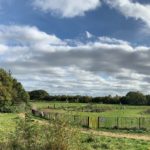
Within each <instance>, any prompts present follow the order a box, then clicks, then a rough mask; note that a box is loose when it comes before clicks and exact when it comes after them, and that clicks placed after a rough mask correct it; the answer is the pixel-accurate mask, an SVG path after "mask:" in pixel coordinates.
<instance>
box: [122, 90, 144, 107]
mask: <svg viewBox="0 0 150 150" xmlns="http://www.w3.org/2000/svg"><path fill="white" fill-rule="evenodd" d="M124 103H125V104H129V105H147V99H146V96H144V95H143V94H142V93H141V92H129V93H127V95H126V97H125V99H124Z"/></svg>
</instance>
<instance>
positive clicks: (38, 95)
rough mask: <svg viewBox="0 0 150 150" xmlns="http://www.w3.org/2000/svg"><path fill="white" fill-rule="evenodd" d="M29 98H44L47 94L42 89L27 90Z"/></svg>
mask: <svg viewBox="0 0 150 150" xmlns="http://www.w3.org/2000/svg"><path fill="white" fill-rule="evenodd" d="M29 95H30V99H31V100H44V99H45V98H46V97H48V96H49V94H48V93H47V92H46V91H44V90H34V91H31V92H29Z"/></svg>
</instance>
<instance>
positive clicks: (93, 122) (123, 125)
mask: <svg viewBox="0 0 150 150" xmlns="http://www.w3.org/2000/svg"><path fill="white" fill-rule="evenodd" d="M32 114H33V115H34V116H36V117H41V118H44V119H47V120H50V119H51V118H54V117H55V118H57V117H62V116H63V117H64V116H65V118H67V119H68V120H71V121H72V122H74V123H75V124H76V125H79V126H82V127H86V128H95V129H99V128H107V129H108V128H109V129H142V130H150V118H144V117H89V116H79V115H65V114H59V113H48V112H42V111H38V110H33V109H32Z"/></svg>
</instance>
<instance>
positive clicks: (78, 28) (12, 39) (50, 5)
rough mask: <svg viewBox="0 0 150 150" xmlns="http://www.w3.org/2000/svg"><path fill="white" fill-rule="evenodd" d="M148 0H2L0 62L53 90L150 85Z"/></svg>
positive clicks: (85, 91) (31, 83)
mask: <svg viewBox="0 0 150 150" xmlns="http://www.w3.org/2000/svg"><path fill="white" fill-rule="evenodd" d="M149 39H150V1H149V0H75V1H73V0H0V68H4V69H6V70H11V72H12V75H13V76H14V77H15V78H17V79H18V80H19V81H20V82H21V83H22V84H23V85H24V87H25V89H26V90H28V91H31V90H37V89H44V90H47V91H48V92H49V93H50V94H51V95H62V94H63V95H79V94H80V95H91V96H104V95H125V94H126V93H127V92H129V91H141V92H143V93H144V94H149V91H150V59H149V58H150V40H149Z"/></svg>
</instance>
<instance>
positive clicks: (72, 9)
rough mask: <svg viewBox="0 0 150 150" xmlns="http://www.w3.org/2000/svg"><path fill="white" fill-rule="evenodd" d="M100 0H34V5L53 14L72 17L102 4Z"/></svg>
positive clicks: (81, 14)
mask: <svg viewBox="0 0 150 150" xmlns="http://www.w3.org/2000/svg"><path fill="white" fill-rule="evenodd" d="M100 4H101V3H100V0H74V1H72V0H33V6H34V7H35V8H38V9H40V10H42V11H44V12H50V13H51V14H53V15H58V16H61V17H66V18H72V17H75V16H83V15H84V14H85V12H87V11H90V10H94V9H96V8H97V7H99V6H100Z"/></svg>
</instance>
